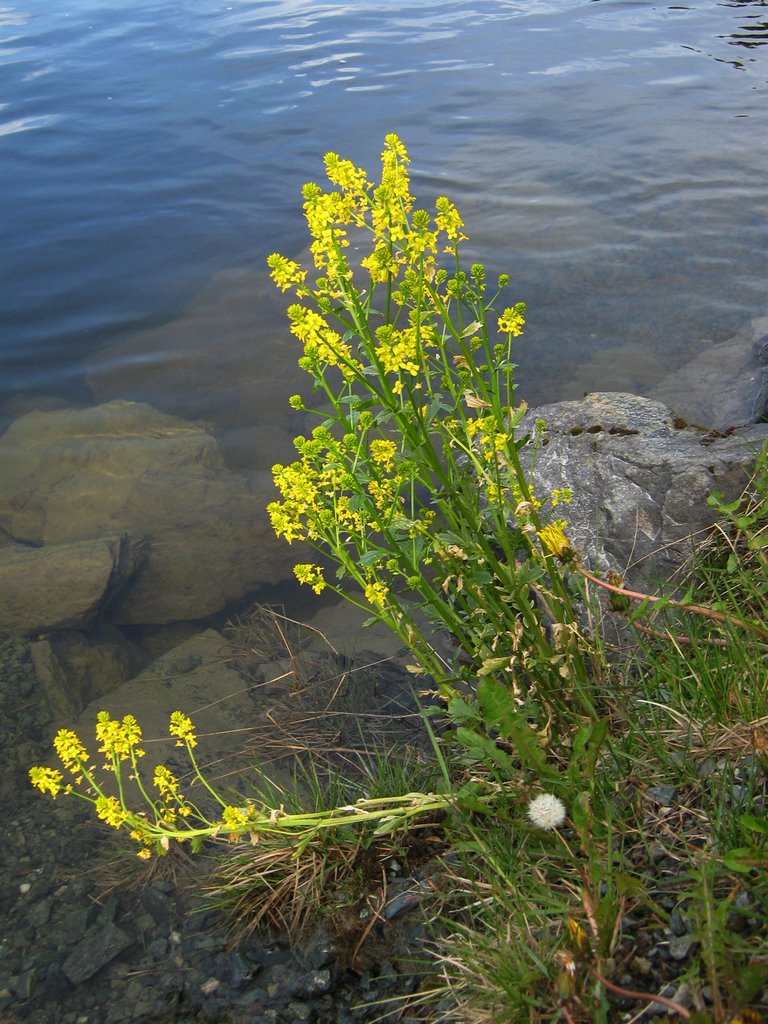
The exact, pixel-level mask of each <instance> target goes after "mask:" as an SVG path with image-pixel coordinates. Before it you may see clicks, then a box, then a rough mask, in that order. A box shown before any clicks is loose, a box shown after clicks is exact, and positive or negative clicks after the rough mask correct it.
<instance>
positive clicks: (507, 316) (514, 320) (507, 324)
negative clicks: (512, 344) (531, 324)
mask: <svg viewBox="0 0 768 1024" xmlns="http://www.w3.org/2000/svg"><path fill="white" fill-rule="evenodd" d="M524 326H525V303H524V302H518V303H517V305H515V306H508V307H507V308H506V309H505V310H504V312H503V313H502V314H501V316H500V317H499V330H500V331H501V333H502V334H509V335H511V336H512V337H513V338H517V337H519V336H520V335H521V334H522V333H523V327H524Z"/></svg>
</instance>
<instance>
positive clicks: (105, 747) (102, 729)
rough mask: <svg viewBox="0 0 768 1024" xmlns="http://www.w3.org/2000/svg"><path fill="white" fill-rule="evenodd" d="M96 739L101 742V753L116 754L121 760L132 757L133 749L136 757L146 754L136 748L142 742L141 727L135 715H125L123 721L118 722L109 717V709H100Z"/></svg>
mask: <svg viewBox="0 0 768 1024" xmlns="http://www.w3.org/2000/svg"><path fill="white" fill-rule="evenodd" d="M96 739H97V740H99V741H100V743H101V746H100V747H99V750H100V751H101V753H103V754H109V755H114V756H116V757H118V758H119V759H120V760H121V761H125V760H126V758H128V757H130V755H131V751H133V753H134V754H135V756H136V757H143V756H144V751H143V750H138V749H136V744H137V743H140V742H141V727H140V726H139V723H138V722H137V721H136V719H135V718H134V717H133V715H125V717H124V718H123V720H122V722H118V721H117V720H116V719H112V718H110V717H109V712H108V711H100V712H99V714H98V716H97V719H96Z"/></svg>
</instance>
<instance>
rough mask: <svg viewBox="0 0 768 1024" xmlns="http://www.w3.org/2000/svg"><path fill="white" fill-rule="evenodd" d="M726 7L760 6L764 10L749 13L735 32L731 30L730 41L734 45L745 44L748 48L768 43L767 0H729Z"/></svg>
mask: <svg viewBox="0 0 768 1024" xmlns="http://www.w3.org/2000/svg"><path fill="white" fill-rule="evenodd" d="M723 6H725V7H740V8H747V7H759V8H762V9H763V10H762V12H760V13H755V14H748V15H747V19H748V20H747V21H745V22H744V23H743V24H742V25H740V26H739V28H738V29H737V30H736V31H735V32H731V34H730V36H729V37H728V42H730V43H733V45H734V46H744V47H746V48H747V49H748V50H749V49H752V48H753V47H755V46H764V45H765V43H768V17H766V15H765V13H764V12H765V7H766V4H765V0H728V3H726V4H724V5H723Z"/></svg>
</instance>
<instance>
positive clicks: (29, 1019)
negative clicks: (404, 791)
mask: <svg viewBox="0 0 768 1024" xmlns="http://www.w3.org/2000/svg"><path fill="white" fill-rule="evenodd" d="M322 624H323V627H324V629H327V628H328V625H329V623H328V620H327V617H326V619H325V620H324V621H323V623H322ZM212 634H213V631H212V630H209V631H207V632H206V633H205V634H204V635H203V636H204V642H207V643H208V644H209V645H210V643H211V641H212V639H213V637H212ZM249 639H251V640H252V639H253V636H252V635H250V636H249ZM242 641H243V637H242V636H234V637H230V638H229V639H227V638H225V637H223V636H221V635H218V646H217V649H216V658H217V663H218V664H219V666H221V662H220V661H218V659H220V658H221V657H222V656H224V657H226V659H227V660H229V661H235V662H236V663H237V667H236V670H234V671H233V670H232V669H231V668H230V669H229V672H228V673H227V672H225V673H224V678H223V679H222V680H221V685H220V689H219V690H214V691H208V694H209V703H215V701H216V695H217V694H220V693H223V691H225V690H227V689H228V688H229V687H230V686H231V685H232V682H233V679H234V672H236V673H237V674H238V675H239V677H240V682H241V690H246V689H248V688H249V687H252V686H253V685H254V681H256V683H255V685H256V687H257V694H258V696H257V697H256V698H254V700H253V707H252V712H251V720H252V721H254V722H259V721H263V719H264V713H265V711H266V710H267V709H269V712H270V715H271V716H272V720H273V721H274V722H275V723H276V724H278V725H279V728H278V733H279V739H280V740H281V741H282V742H283V743H284V744H285V743H286V740H287V739H288V737H289V735H293V737H294V739H295V741H296V743H299V742H300V740H301V737H300V735H299V734H298V731H297V729H296V728H292V727H293V726H295V723H296V719H297V718H298V717H299V716H297V715H296V714H295V712H296V709H297V705H298V706H301V707H302V708H306V705H307V704H308V703H309V704H311V703H312V702H311V700H310V701H307V700H304V699H303V698H302V696H301V694H300V693H298V692H297V693H296V697H297V700H296V701H290V700H288V701H285V700H282V701H281V696H282V695H281V694H280V692H279V690H278V688H277V687H276V686H273V687H269V685H266V686H265V685H264V679H265V678H266V679H269V678H270V677H271V676H272V675H275V674H277V675H280V676H282V675H284V673H283V672H281V671H280V669H281V668H282V667H283V666H282V663H280V662H279V661H276V662H272V663H265V662H263V661H260V660H259V659H258V658H257V657H256V655H253V654H250V653H249V652H247V651H244V650H243V646H242ZM31 646H32V645H31V644H30V643H28V642H26V641H24V640H18V639H14V640H5V641H1V642H0V703H1V704H2V707H0V714H1V715H2V721H3V722H4V723H5V725H6V727H7V728H8V729H9V731H10V733H11V735H10V739H11V742H6V743H5V744H3V746H2V748H1V749H2V757H3V764H2V769H1V770H2V777H3V780H4V787H3V795H2V799H1V800H0V815H1V816H2V819H3V822H4V826H3V832H2V845H0V869H1V871H2V887H1V888H0V933H2V934H3V936H4V938H3V940H2V941H0V1021H2V1024H149V1022H152V1024H166V1022H167V1024H171V1022H175V1024H182V1022H188V1021H189V1022H191V1021H193V1020H194V1021H196V1022H201V1021H206V1022H212V1024H213V1022H216V1024H220V1022H221V1024H223V1022H227V1024H246V1022H247V1024H252V1022H253V1021H254V1020H258V1021H264V1022H274V1024H306V1022H313V1024H353V1022H364V1021H373V1020H385V1021H386V1020H392V1021H394V1020H396V1019H397V1020H407V1019H408V1018H407V1017H402V1016H401V1008H400V1004H399V1000H400V999H401V997H403V996H405V995H407V994H408V993H410V992H412V991H413V990H414V989H415V988H416V986H417V985H418V983H419V973H420V972H421V971H423V965H422V966H421V967H419V965H418V963H417V962H416V961H417V960H418V957H419V943H420V941H421V940H422V939H423V938H424V936H425V934H426V926H425V919H424V916H423V914H422V913H420V898H419V897H420V895H422V894H424V893H425V892H426V891H428V889H429V883H428V882H427V881H426V878H427V873H428V871H429V870H431V869H430V868H429V866H428V865H427V864H426V863H425V864H423V865H422V867H420V868H414V869H413V870H409V869H407V867H406V865H404V864H401V863H400V862H399V861H397V860H396V859H395V858H390V859H389V860H388V861H386V862H383V863H382V864H381V865H380V869H381V870H382V871H383V872H384V874H383V876H382V878H383V883H384V888H383V889H382V879H381V878H380V879H374V878H372V879H371V884H370V889H369V891H368V892H366V893H360V894H358V897H357V899H356V902H355V904H354V906H352V907H350V908H347V914H346V917H347V923H346V927H345V930H344V931H343V932H342V931H341V930H339V929H338V928H337V923H334V922H333V921H320V922H319V923H316V924H315V925H314V926H313V927H312V928H311V929H310V930H309V931H308V933H307V935H306V937H305V939H304V940H303V941H301V942H299V943H298V944H295V945H293V946H291V945H290V944H289V943H288V942H287V940H286V939H285V937H284V936H282V937H281V936H280V935H279V934H278V935H274V934H270V933H269V931H265V930H263V929H262V930H258V931H256V932H254V933H253V934H252V935H251V936H249V937H248V938H247V939H246V940H245V941H243V942H239V943H238V944H237V945H236V947H234V948H233V946H232V944H231V935H230V932H229V928H230V924H231V922H230V920H229V919H228V918H227V917H226V915H225V914H223V913H222V912H221V911H219V910H216V909H211V908H207V909H206V906H205V903H204V901H203V900H202V896H201V889H202V882H203V880H204V879H205V878H206V876H207V875H208V874H209V873H210V872H211V871H212V870H213V869H214V868H215V865H216V863H217V859H218V858H219V857H221V856H222V855H224V856H226V855H227V853H228V852H229V851H228V848H224V852H223V853H222V850H221V848H219V852H218V854H217V848H216V847H212V848H211V850H210V851H209V852H208V853H205V852H203V853H202V854H201V855H199V857H197V858H195V859H191V858H189V857H188V856H186V855H184V854H179V853H177V854H176V855H175V856H172V857H169V858H168V860H154V861H153V862H151V864H150V865H149V866H147V865H146V864H145V862H142V861H139V860H138V859H137V858H135V857H134V855H133V852H132V851H131V850H130V849H127V848H126V846H125V842H124V841H123V840H122V838H118V837H117V836H116V835H115V834H113V833H111V832H110V831H108V830H107V829H105V828H104V827H103V826H102V825H101V824H100V823H99V822H97V821H96V820H95V818H93V816H92V814H90V813H89V810H90V809H89V808H88V807H85V806H83V805H79V804H77V803H76V802H74V801H71V800H70V801H66V800H59V801H57V802H55V803H54V802H51V801H50V800H48V799H42V798H40V797H39V795H38V794H35V793H33V792H32V791H31V789H30V788H29V785H28V783H27V780H26V778H25V774H26V767H27V766H28V765H29V764H31V763H34V762H35V761H40V760H45V759H47V758H48V756H49V754H50V736H51V730H52V727H53V716H52V714H51V711H50V707H49V705H48V702H47V699H46V698H45V694H44V693H42V692H41V690H40V687H39V683H38V681H37V678H36V674H35V666H34V662H33V657H32V652H31ZM307 646H308V645H307ZM189 651H190V643H187V644H186V645H182V650H181V651H178V650H177V652H176V653H175V654H174V655H173V658H174V659H175V662H173V663H172V662H169V660H168V657H167V656H166V657H165V659H159V660H158V662H157V663H155V664H154V673H155V677H156V678H157V676H159V675H163V673H164V672H168V671H169V669H170V668H171V667H173V668H174V669H175V675H176V682H177V683H178V685H179V686H180V687H181V688H182V689H183V691H184V692H185V693H186V694H187V696H189V695H191V694H193V693H195V692H197V691H196V688H197V686H199V685H200V681H201V678H202V679H203V680H205V679H206V676H205V666H204V665H202V664H200V663H195V660H194V658H193V659H192V660H191V661H190V659H189ZM183 657H185V658H186V659H187V661H186V670H184V666H183V664H182V662H181V658H183ZM300 657H301V664H302V665H303V667H304V669H306V670H308V671H309V670H319V671H322V672H323V673H324V674H325V676H326V680H325V684H324V685H322V686H317V684H316V683H313V697H314V700H315V701H316V702H317V703H318V704H319V703H321V702H322V700H325V701H326V702H327V700H328V694H329V693H330V692H331V686H332V687H333V690H334V691H335V693H336V697H337V700H338V701H339V711H338V714H336V715H335V716H334V714H328V715H327V716H326V718H325V724H326V728H327V730H328V733H329V737H333V738H334V739H335V741H336V742H339V743H340V744H341V745H342V746H343V747H344V748H345V749H346V750H352V748H353V737H352V735H351V734H350V736H348V737H342V736H341V735H340V729H344V728H348V727H347V726H346V721H347V720H348V718H349V714H350V711H349V710H348V709H349V708H350V707H354V708H357V709H359V714H358V713H355V716H354V717H355V721H364V720H365V715H366V714H367V713H371V714H374V715H375V719H376V720H375V722H374V723H373V724H372V728H371V735H377V736H378V738H379V739H380V740H381V741H382V742H387V741H390V742H391V741H392V739H393V737H394V736H395V735H396V736H397V739H398V742H400V743H402V744H407V743H408V742H410V741H411V740H413V741H415V742H418V739H419V736H418V734H419V731H420V727H419V726H418V725H416V723H415V722H412V721H411V720H410V718H409V717H408V716H409V714H411V713H412V712H413V707H412V705H410V694H409V682H408V679H407V676H406V674H405V673H402V672H401V670H399V669H398V668H396V667H393V666H392V665H390V666H389V667H388V668H383V667H382V666H381V665H380V663H381V662H382V660H384V661H386V660H388V656H387V654H386V652H383V651H381V650H380V651H378V652H375V651H373V652H372V651H368V652H365V653H364V655H363V665H365V663H367V662H370V661H371V660H373V661H375V662H377V663H379V667H378V668H377V670H376V672H377V677H378V680H379V683H381V684H382V685H381V686H380V685H379V683H377V682H376V679H375V678H374V676H373V675H372V674H371V672H370V671H366V672H365V673H364V675H365V678H364V679H363V680H362V682H361V678H360V674H359V673H358V674H357V678H356V680H355V683H354V685H355V690H356V692H355V693H354V694H353V695H350V697H349V702H347V703H345V702H344V694H343V693H342V687H343V686H344V684H345V679H347V678H348V676H349V673H350V671H352V672H353V674H354V672H355V667H354V666H353V664H352V663H351V661H350V659H349V658H348V657H347V656H345V657H344V658H343V659H342V662H343V664H342V665H336V666H335V672H333V673H331V672H330V671H329V670H330V669H331V667H332V666H331V665H330V663H329V659H328V658H327V657H324V656H321V654H320V652H319V651H317V650H315V651H310V650H307V649H306V646H305V647H304V649H303V650H302V653H301V656H300ZM150 667H151V666H150ZM201 670H202V676H201ZM196 676H198V678H197V680H196V679H195V677H196ZM185 677H186V678H185ZM169 678H170V677H169ZM244 684H245V685H244ZM144 685H145V686H147V685H149V684H147V683H146V682H145V683H144ZM361 687H362V692H360V688H361ZM163 689H165V687H163ZM181 693H182V690H177V692H176V693H174V694H173V699H176V698H178V697H180V696H181ZM132 694H133V697H134V698H136V699H137V700H139V701H140V700H141V698H140V694H139V691H138V690H137V689H136V687H134V689H133V691H132ZM103 703H105V704H106V705H107V706H109V707H110V708H111V710H113V712H114V713H117V712H116V711H115V708H114V703H112V702H110V701H109V698H106V699H105V701H104V702H103ZM148 703H151V701H150V702H148ZM408 705H410V706H408ZM187 706H189V705H187ZM235 708H236V710H237V712H238V714H240V715H241V716H242V715H243V713H244V705H243V704H242V698H241V703H240V704H238V703H237V700H235ZM363 708H364V709H365V710H362V709H363ZM134 710H135V711H137V713H138V714H139V715H140V716H141V704H140V703H139V705H137V706H135V707H134ZM145 710H146V709H145ZM301 717H302V718H304V717H306V716H305V715H304V714H302V716H301ZM147 720H148V721H149V729H150V730H151V729H153V728H154V717H153V716H152V715H151V714H150V715H149V716H147V715H145V716H144V721H145V722H147ZM202 720H203V721H206V720H205V719H204V718H203V719H202ZM87 721H88V715H87V713H86V714H85V715H83V716H81V718H80V719H79V726H78V727H79V728H80V729H81V731H82V735H83V736H84V737H85V736H87V732H86V729H85V726H86V724H87ZM241 721H246V720H245V719H244V718H241ZM214 724H215V723H214V722H213V721H212V720H211V719H210V718H209V719H208V720H207V728H211V727H212V726H214ZM219 724H220V723H219ZM393 730H394V731H393ZM241 731H242V730H241ZM150 734H151V733H150ZM22 737H23V739H22ZM239 738H240V744H238V750H237V753H238V755H241V760H242V762H243V763H246V762H248V761H252V760H253V756H254V750H255V748H258V749H259V751H261V752H262V753H264V752H265V751H267V750H268V749H270V740H269V737H267V736H265V735H264V730H263V729H260V730H258V735H257V736H255V737H251V740H252V742H251V744H250V745H249V744H248V742H245V743H243V742H242V737H239ZM288 745H289V746H290V744H288ZM201 746H204V747H205V748H206V755H207V758H208V760H209V761H212V762H216V763H217V764H220V762H221V759H222V757H229V758H231V757H232V753H233V750H232V747H231V744H228V743H227V741H226V737H225V738H223V739H219V740H218V742H217V741H216V740H215V739H213V738H210V739H209V740H208V741H206V739H205V737H201ZM278 761H279V758H278ZM230 763H231V762H230ZM278 768H279V766H278ZM350 914H351V915H352V918H353V921H352V925H351V926H350V923H349V915H350ZM374 916H375V917H376V918H377V919H376V920H373V919H372V918H373V917H374ZM364 932H365V933H367V937H366V941H365V943H364V944H361V946H360V948H359V950H357V954H356V956H355V957H353V958H352V960H350V955H349V944H350V936H351V935H353V934H354V935H355V944H357V940H358V937H359V936H361V935H362V934H363V933H364ZM392 999H394V1000H395V1002H394V1003H392V1004H387V1003H386V1002H384V1003H383V1004H382V1000H384V1001H386V1000H392Z"/></svg>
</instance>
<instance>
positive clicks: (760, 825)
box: [739, 814, 768, 836]
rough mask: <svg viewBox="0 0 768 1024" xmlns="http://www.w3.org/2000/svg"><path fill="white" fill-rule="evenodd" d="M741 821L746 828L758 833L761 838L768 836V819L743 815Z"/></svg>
mask: <svg viewBox="0 0 768 1024" xmlns="http://www.w3.org/2000/svg"><path fill="white" fill-rule="evenodd" d="M739 821H740V822H741V824H742V825H743V826H744V828H748V829H751V830H752V831H753V832H758V833H759V834H760V835H761V836H768V818H756V817H755V816H754V815H752V814H742V816H741V818H740V819H739Z"/></svg>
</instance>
